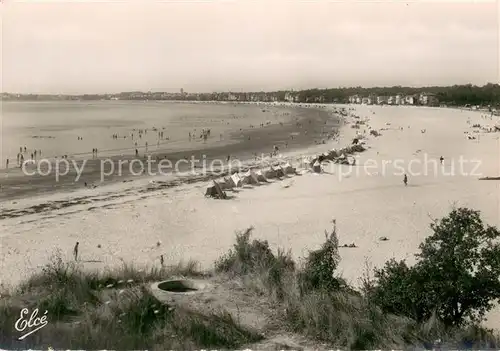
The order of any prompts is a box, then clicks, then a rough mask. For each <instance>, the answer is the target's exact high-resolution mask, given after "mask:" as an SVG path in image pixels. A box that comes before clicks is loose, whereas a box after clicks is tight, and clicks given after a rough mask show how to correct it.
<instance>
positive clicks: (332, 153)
mask: <svg viewBox="0 0 500 351" xmlns="http://www.w3.org/2000/svg"><path fill="white" fill-rule="evenodd" d="M337 156H338V153H337V150H335V149H333V150H330V151H329V152H328V159H330V160H333V159H334V158H335V157H337Z"/></svg>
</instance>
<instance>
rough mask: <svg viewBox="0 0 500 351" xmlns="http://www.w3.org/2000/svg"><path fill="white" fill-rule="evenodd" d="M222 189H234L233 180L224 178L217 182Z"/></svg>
mask: <svg viewBox="0 0 500 351" xmlns="http://www.w3.org/2000/svg"><path fill="white" fill-rule="evenodd" d="M217 183H218V184H219V186H220V188H221V189H222V190H226V189H232V186H231V182H230V181H228V180H227V179H226V178H223V179H221V180H219V181H218V182H217Z"/></svg>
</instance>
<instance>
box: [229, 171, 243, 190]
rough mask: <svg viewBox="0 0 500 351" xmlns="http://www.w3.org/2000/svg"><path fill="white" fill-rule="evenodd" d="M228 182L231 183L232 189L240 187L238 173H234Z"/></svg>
mask: <svg viewBox="0 0 500 351" xmlns="http://www.w3.org/2000/svg"><path fill="white" fill-rule="evenodd" d="M229 179H230V181H231V183H230V184H231V186H232V187H236V188H237V187H240V186H241V185H242V184H241V178H240V176H239V175H238V173H234V174H233V175H232V176H231V177H230V178H229Z"/></svg>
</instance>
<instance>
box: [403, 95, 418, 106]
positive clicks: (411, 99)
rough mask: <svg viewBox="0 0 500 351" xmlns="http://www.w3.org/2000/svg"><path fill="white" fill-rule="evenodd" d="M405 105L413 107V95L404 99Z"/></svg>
mask: <svg viewBox="0 0 500 351" xmlns="http://www.w3.org/2000/svg"><path fill="white" fill-rule="evenodd" d="M404 101H405V105H415V96H414V95H406V96H405V98H404Z"/></svg>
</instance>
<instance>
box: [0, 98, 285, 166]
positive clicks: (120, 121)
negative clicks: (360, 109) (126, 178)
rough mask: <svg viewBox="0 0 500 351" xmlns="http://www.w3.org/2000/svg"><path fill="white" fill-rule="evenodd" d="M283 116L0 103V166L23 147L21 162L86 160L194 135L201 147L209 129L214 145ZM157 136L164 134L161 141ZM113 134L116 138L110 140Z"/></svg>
mask: <svg viewBox="0 0 500 351" xmlns="http://www.w3.org/2000/svg"><path fill="white" fill-rule="evenodd" d="M283 111H284V109H283V108H282V109H279V108H274V107H271V108H270V107H262V106H256V105H239V104H238V105H236V104H199V103H198V104H197V103H176V102H154V101H151V102H134V101H92V102H80V101H74V102H73V101H72V102H3V103H2V114H1V125H0V127H1V129H0V138H1V142H0V158H1V166H0V167H1V168H4V167H5V166H6V159H7V158H8V159H10V165H15V164H16V158H17V154H18V153H19V151H20V147H22V150H23V152H24V147H26V150H27V152H26V153H24V158H25V159H29V158H30V157H31V153H32V152H33V150H42V157H43V158H53V157H56V156H58V157H61V156H62V155H68V157H75V158H78V157H89V156H91V155H92V149H93V148H97V149H98V150H99V155H100V156H102V155H104V154H106V155H120V154H133V153H134V152H135V149H136V148H139V149H140V150H141V152H142V151H143V150H144V149H145V147H146V143H148V148H149V150H148V151H149V152H152V151H153V152H154V151H155V150H160V149H161V150H163V151H165V150H172V149H182V148H185V147H186V145H185V144H186V142H188V140H189V138H188V135H189V132H192V133H193V135H194V134H195V133H196V134H197V137H196V140H195V141H193V142H202V140H200V139H199V134H200V132H201V130H202V128H210V129H211V136H212V137H211V139H210V140H211V141H212V142H215V141H217V142H219V141H220V140H221V134H222V139H223V140H224V139H228V138H229V133H230V132H233V131H238V130H239V129H240V128H249V126H250V124H252V125H257V126H258V124H260V123H265V122H267V121H270V122H272V123H278V122H280V121H286V120H287V117H288V118H289V117H290V116H289V113H287V112H283ZM153 128H156V129H157V131H154V130H153ZM138 129H148V131H147V134H143V136H142V138H139V134H138V132H137V131H136V130H138ZM134 130H135V131H134ZM158 131H163V133H164V139H163V140H159V138H158ZM132 133H133V134H134V138H133V139H132V137H131V134H132ZM113 134H118V136H119V138H118V139H113V138H112V135H113ZM79 137H81V140H79ZM167 137H168V140H167ZM158 142H159V143H160V145H158ZM136 143H137V145H136ZM38 156H39V155H38Z"/></svg>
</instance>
